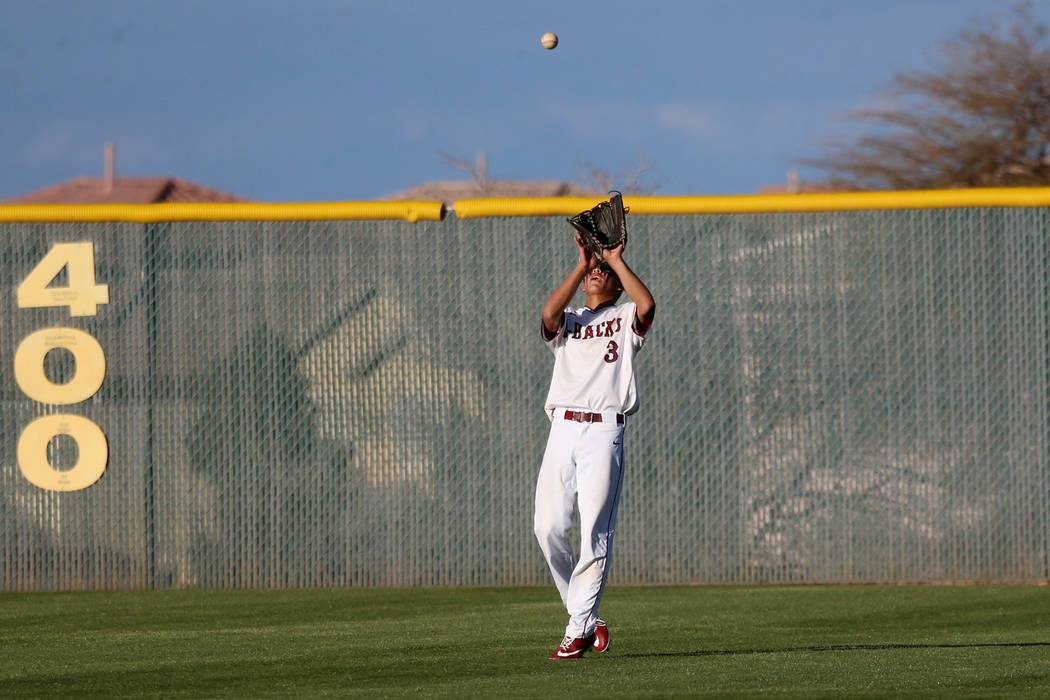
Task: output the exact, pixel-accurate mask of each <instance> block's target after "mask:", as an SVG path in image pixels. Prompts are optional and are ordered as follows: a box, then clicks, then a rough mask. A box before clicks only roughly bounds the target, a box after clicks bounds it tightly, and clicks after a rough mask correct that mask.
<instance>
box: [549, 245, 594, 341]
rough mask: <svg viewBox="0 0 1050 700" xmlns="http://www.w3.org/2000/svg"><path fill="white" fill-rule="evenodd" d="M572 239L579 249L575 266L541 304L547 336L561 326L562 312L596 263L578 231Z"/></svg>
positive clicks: (551, 335) (550, 335) (550, 336)
mask: <svg viewBox="0 0 1050 700" xmlns="http://www.w3.org/2000/svg"><path fill="white" fill-rule="evenodd" d="M573 241H574V242H575V243H576V248H577V249H578V251H579V258H578V259H577V261H576V266H575V267H574V268H573V269H572V271H571V272H570V273H569V274H568V276H567V277H566V278H565V279H564V280H563V281H562V283H561V284H559V285H558V286H557V288H555V290H554V292H553V293H551V295H550V298H549V299H547V303H546V304H544V305H543V315H542V318H543V330H544V332H545V333H546V336H547V338H553V337H554V334H555V333H557V332H558V329H559V328H561V321H562V314H564V313H565V307H566V306H568V305H569V302H570V301H572V297H573V295H575V294H576V290H577V289H579V287H580V282H582V281H583V278H584V276H586V274H587V273H588V272H589V271H590V270H591V269H592V268H593V267H594V266H595V265H596V264H597V261H596V260H595V258H594V254H593V253H591V252H590V250H589V249H588V248H587V247H586V246H585V245H584V244H583V241H582V240H581V239H580V235H579V234H578V233H577V234H574V236H573Z"/></svg>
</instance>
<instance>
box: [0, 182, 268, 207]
mask: <svg viewBox="0 0 1050 700" xmlns="http://www.w3.org/2000/svg"><path fill="white" fill-rule="evenodd" d="M246 201H248V200H247V199H245V198H243V197H238V196H236V195H233V194H229V193H228V192H222V191H220V190H216V189H213V188H211V187H206V186H204V185H198V184H196V183H193V182H188V181H186V180H181V179H179V178H175V177H118V178H112V179H107V178H104V177H79V178H76V179H74V180H68V181H66V182H60V183H59V184H57V185H52V186H50V187H45V188H43V189H39V190H36V191H34V192H29V193H28V194H24V195H21V196H18V197H14V198H12V199H9V200H7V201H5V202H4V204H158V203H161V202H246Z"/></svg>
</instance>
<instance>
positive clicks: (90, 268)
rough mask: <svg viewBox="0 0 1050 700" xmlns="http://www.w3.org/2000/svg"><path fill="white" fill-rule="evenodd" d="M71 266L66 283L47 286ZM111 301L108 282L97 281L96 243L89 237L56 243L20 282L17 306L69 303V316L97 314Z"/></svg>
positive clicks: (29, 306)
mask: <svg viewBox="0 0 1050 700" xmlns="http://www.w3.org/2000/svg"><path fill="white" fill-rule="evenodd" d="M63 268H68V270H69V283H68V284H67V285H66V286H65V287H51V286H48V285H50V284H51V282H52V281H53V280H54V279H55V277H57V276H58V274H59V273H60V272H62V269H63ZM108 303H109V285H105V284H95V246H94V244H93V243H91V242H90V241H87V242H81V243H56V244H54V246H52V247H51V250H49V251H48V252H47V255H45V256H44V257H43V259H42V260H41V261H40V262H39V263H37V265H36V267H34V268H33V270H32V272H30V273H29V274H28V275H26V278H25V279H24V280H22V284H20V285H18V308H20V309H26V308H38V307H45V306H68V307H69V315H70V316H94V315H95V314H97V313H98V306H99V304H108Z"/></svg>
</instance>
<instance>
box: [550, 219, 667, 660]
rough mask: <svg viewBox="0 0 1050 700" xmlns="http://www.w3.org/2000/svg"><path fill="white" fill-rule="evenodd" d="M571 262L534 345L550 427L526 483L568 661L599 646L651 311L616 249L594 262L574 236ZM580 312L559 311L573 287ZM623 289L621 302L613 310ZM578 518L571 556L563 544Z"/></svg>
mask: <svg viewBox="0 0 1050 700" xmlns="http://www.w3.org/2000/svg"><path fill="white" fill-rule="evenodd" d="M575 242H576V247H577V249H578V250H579V260H578V262H577V263H576V266H575V267H574V268H573V270H572V272H570V273H569V275H568V276H567V277H566V278H565V280H564V281H563V282H562V283H561V284H560V285H558V287H557V289H555V290H554V293H553V294H551V296H550V298H549V299H548V300H547V303H546V304H545V305H544V307H543V316H542V321H543V327H542V334H543V339H544V341H545V342H546V343H547V346H548V347H549V348H550V350H551V352H553V353H554V371H553V374H552V377H551V385H550V391H549V393H548V394H547V401H546V404H545V409H546V412H547V415H548V416H549V418H550V420H551V428H550V434H549V436H548V438H547V447H546V450H545V452H544V454H543V462H542V465H541V466H540V472H539V476H538V478H537V483H536V511H535V533H536V538H537V539H538V540H539V544H540V549H541V550H542V551H543V556H544V557H545V558H546V560H547V565H548V566H549V567H550V570H551V574H552V575H553V577H554V583H555V585H556V586H557V587H558V593H559V594H560V595H561V599H562V603H564V605H565V609H566V610H567V611H568V613H569V623H568V625H567V626H566V627H565V638H564V639H563V640H562V642H561V644H560V645H559V646H558V648H557V649H555V650H554V652H553V653H552V654H551V655H550V658H552V659H578V658H580V657H581V656H583V654H584V653H585V652H587V651H588V650H590V649H592V648H593V649H594V650H595V651H605V650H606V649H608V648H609V641H610V640H609V627H608V626H607V625H606V624H605V622H604V621H603V620H601V619H600V618H599V617H598V605H599V604H600V603H601V600H602V592H603V591H604V589H605V582H606V579H607V577H608V574H609V561H610V555H611V552H612V536H613V530H614V529H615V526H616V512H617V506H618V504H619V500H620V487H621V485H622V483H623V467H624V454H623V435H624V427H625V424H626V416H629V415H631V414H632V413H634V412H635V411H636V410H637V409H638V392H637V389H636V386H635V378H634V358H635V354H636V353H637V352H638V350H639V349H641V347H642V344H643V342H644V340H645V334H646V333H647V332H648V330H649V327H650V326H651V325H652V322H653V316H654V314H655V312H656V304H655V302H654V301H653V296H652V294H650V292H649V289H648V288H647V287H646V286H645V284H644V283H643V282H642V281H641V280H640V279H639V278H638V276H637V275H635V273H634V272H633V271H631V269H630V268H629V267H628V266H627V263H626V262H624V260H623V243H620V245H618V246H617V247H615V248H611V249H609V250H606V251H604V253H602V254H601V259H599V258H598V257H596V254H595V253H593V252H591V249H590V248H589V247H587V246H586V245H585V244H584V242H583V240H582V239H581V238H580V235H579V234H578V233H577V234H576V236H575ZM578 287H579V288H580V289H582V291H583V293H584V294H585V295H586V306H584V307H583V308H579V309H572V308H567V307H568V305H569V303H570V302H571V301H572V297H573V295H574V294H575V293H576V289H577V288H578ZM624 291H626V292H627V296H628V297H629V298H630V302H628V303H623V304H620V305H617V303H616V302H617V301H618V300H619V298H620V295H621V293H622V292H624ZM574 505H576V507H577V508H578V510H579V514H580V540H581V541H580V543H579V554H578V556H577V555H576V554H574V552H573V543H572V542H570V541H569V529H570V528H571V526H572V517H573V506H574Z"/></svg>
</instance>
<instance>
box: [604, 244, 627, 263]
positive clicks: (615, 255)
mask: <svg viewBox="0 0 1050 700" xmlns="http://www.w3.org/2000/svg"><path fill="white" fill-rule="evenodd" d="M623 247H624V244H623V243H621V244H620V245H618V246H616V247H615V248H607V249H606V250H605V251H604V252H603V253H602V262H606V263H609V264H610V265H614V264H615V263H618V262H620V261H622V260H623Z"/></svg>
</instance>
